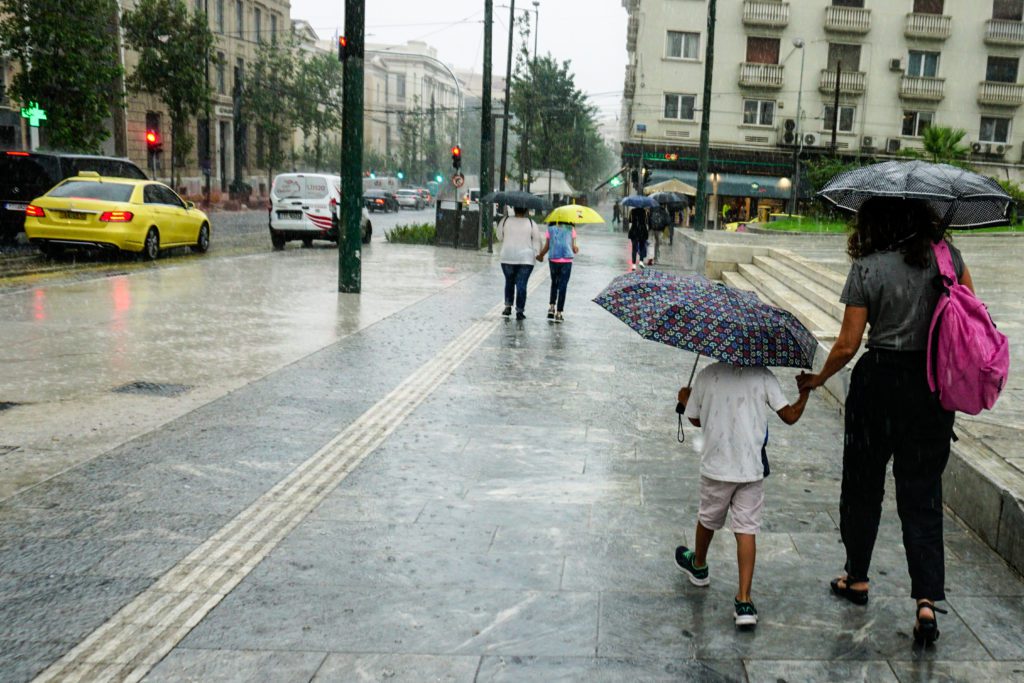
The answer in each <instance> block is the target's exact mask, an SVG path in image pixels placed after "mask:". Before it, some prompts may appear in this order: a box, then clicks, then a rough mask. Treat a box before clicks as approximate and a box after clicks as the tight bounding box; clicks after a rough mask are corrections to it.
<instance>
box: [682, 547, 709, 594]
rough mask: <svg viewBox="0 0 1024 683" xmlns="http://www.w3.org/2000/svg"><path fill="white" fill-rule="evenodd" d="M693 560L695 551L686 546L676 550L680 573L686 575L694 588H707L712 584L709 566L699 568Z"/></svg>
mask: <svg viewBox="0 0 1024 683" xmlns="http://www.w3.org/2000/svg"><path fill="white" fill-rule="evenodd" d="M693 558H694V553H693V551H692V550H690V549H689V548H687V547H686V546H685V545H681V546H679V547H678V548H676V566H677V567H679V571H681V572H683V573H684V574H686V576H687V577H688V578H689V579H690V583H692V584H693V585H694V586H707V585H708V584H710V583H711V577H710V576H708V566H707V565H706V564H705V565H704V566H703V567H698V566H697V565H696V564H694V559H693Z"/></svg>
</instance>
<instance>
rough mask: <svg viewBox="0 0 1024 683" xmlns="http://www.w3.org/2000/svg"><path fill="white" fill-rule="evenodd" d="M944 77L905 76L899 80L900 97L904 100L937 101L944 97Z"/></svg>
mask: <svg viewBox="0 0 1024 683" xmlns="http://www.w3.org/2000/svg"><path fill="white" fill-rule="evenodd" d="M945 89H946V79H944V78H929V77H927V76H907V75H904V76H903V78H902V80H900V97H902V98H903V99H905V100H925V101H928V102H938V101H940V100H941V99H942V98H943V97H945Z"/></svg>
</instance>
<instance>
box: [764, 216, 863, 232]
mask: <svg viewBox="0 0 1024 683" xmlns="http://www.w3.org/2000/svg"><path fill="white" fill-rule="evenodd" d="M755 227H757V228H760V229H762V230H772V231H777V232H810V233H833V234H835V233H838V234H842V233H845V232H846V231H847V230H848V229H849V227H850V224H849V223H848V222H846V221H837V220H827V219H804V220H799V219H795V218H789V219H786V220H781V221H773V222H771V223H757V224H756V225H755Z"/></svg>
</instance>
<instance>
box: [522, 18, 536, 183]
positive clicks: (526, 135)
mask: <svg viewBox="0 0 1024 683" xmlns="http://www.w3.org/2000/svg"><path fill="white" fill-rule="evenodd" d="M533 16H534V20H533V64H532V67H531V74H530V85H531V86H532V85H536V76H537V36H538V35H539V34H540V0H533ZM530 121H531V117H529V116H527V117H526V129H525V130H524V131H523V140H522V142H521V143H520V144H521V145H522V146H523V174H524V176H523V182H524V183H525V185H526V187H524V188H523V189H524V190H526V191H527V192H529V191H530V185H531V184H532V183H531V182H530V172H531V171H532V170H533V169H531V168H530V164H531V162H532V159H530Z"/></svg>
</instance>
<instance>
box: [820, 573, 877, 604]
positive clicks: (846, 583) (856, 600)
mask: <svg viewBox="0 0 1024 683" xmlns="http://www.w3.org/2000/svg"><path fill="white" fill-rule="evenodd" d="M840 581H842V582H843V585H841V586H840V585H839V582H840ZM851 583H860V581H850V577H848V576H840V577H839V578H837V579H832V583H831V584H829V585H831V586H832V592H833V593H834V594H835V595H838V596H839V597H841V598H845V599H847V600H849V601H850V602H852V603H853V604H855V605H866V604H868V592H867V591H866V590H855V589H853V588H850V584H851Z"/></svg>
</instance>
